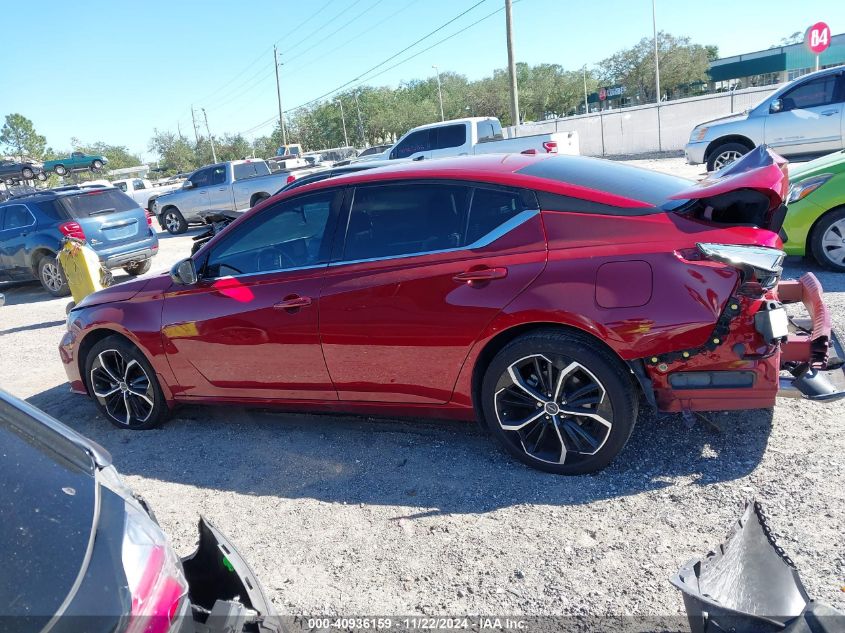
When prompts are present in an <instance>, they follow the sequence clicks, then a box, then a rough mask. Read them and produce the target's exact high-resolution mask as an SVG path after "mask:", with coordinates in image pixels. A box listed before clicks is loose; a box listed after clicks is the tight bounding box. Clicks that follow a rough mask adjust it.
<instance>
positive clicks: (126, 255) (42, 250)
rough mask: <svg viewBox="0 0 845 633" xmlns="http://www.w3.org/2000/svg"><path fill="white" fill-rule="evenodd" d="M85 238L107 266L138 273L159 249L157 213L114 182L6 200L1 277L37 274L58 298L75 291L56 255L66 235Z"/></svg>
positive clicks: (0, 225) (1, 210)
mask: <svg viewBox="0 0 845 633" xmlns="http://www.w3.org/2000/svg"><path fill="white" fill-rule="evenodd" d="M71 237H73V238H78V239H81V240H85V241H86V242H87V243H88V245H89V246H91V248H93V249H94V251H95V252H96V253H97V256H98V257H99V258H100V262H101V263H102V265H103V266H104V267H105V268H108V269H114V268H123V270H125V271H126V272H127V273H129V274H130V275H133V276H137V275H141V274H143V273H145V272H147V271H149V269H150V266H151V264H152V258H153V256H154V255H156V254H157V253H158V237H157V236H156V232H155V231H154V230H153V228H152V217H151V216H150V215H148V214H147V213H145V212H144V210H143V209H141V208H140V207H139V206H138V204H137V203H136V202H135V201H134V200H132V199H131V198H129V197H128V196H127V195H126V194H124V193H122V192H120V191H119V190H117V189H114V188H112V187H108V188H86V187H76V186H68V187H60V188H58V189H55V190H52V189H47V190H42V191H35V192H32V193H28V194H22V195H19V196H15V197H12V198H10V199H9V200H6V201H5V202H2V203H0V281H27V280H30V279H37V280H38V281H40V282H41V285H42V286H43V287H44V289H45V290H46V291H47V292H49V293H50V294H51V295H53V296H55V297H63V296H66V295H68V294H69V293H70V289H69V288H68V284H67V279H66V277H65V274H64V271H63V270H62V267H61V266H60V265H59V263H58V262H57V260H56V256H57V255H58V253H59V251H60V250H61V249H62V244H63V242H64V240H65V239H66V238H71Z"/></svg>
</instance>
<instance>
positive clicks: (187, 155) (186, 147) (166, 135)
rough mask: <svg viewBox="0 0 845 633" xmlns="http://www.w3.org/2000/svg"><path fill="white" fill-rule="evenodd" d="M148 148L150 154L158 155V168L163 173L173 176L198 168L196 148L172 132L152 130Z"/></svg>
mask: <svg viewBox="0 0 845 633" xmlns="http://www.w3.org/2000/svg"><path fill="white" fill-rule="evenodd" d="M148 147H149V150H150V151H151V152H154V153H155V154H158V156H159V166H160V167H161V168H163V169H164V170H165V173H169V174H175V173H180V172H186V171H192V170H194V169H196V168H197V167H200V161H199V157H198V155H197V151H196V148H195V147H194V146H193V145H192V144H191V143H189V142H188V141H187V140H186V139H185V137H183V136H177V135H176V134H174V133H173V132H159V131H158V130H153V137H152V138H151V139H150V144H149V146H148ZM209 153H210V151H209Z"/></svg>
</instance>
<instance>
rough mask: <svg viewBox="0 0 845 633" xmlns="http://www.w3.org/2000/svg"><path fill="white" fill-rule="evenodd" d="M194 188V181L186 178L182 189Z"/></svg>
mask: <svg viewBox="0 0 845 633" xmlns="http://www.w3.org/2000/svg"><path fill="white" fill-rule="evenodd" d="M193 188H194V183H192V182H191V181H190V180H186V181H185V182H183V183H182V189H193Z"/></svg>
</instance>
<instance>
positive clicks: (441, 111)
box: [431, 64, 446, 121]
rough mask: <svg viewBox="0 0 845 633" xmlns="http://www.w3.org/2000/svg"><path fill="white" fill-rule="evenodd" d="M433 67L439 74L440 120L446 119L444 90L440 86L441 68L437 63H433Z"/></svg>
mask: <svg viewBox="0 0 845 633" xmlns="http://www.w3.org/2000/svg"><path fill="white" fill-rule="evenodd" d="M431 67H432V68H434V72H435V73H436V74H437V96H438V98H439V99H440V120H441V121H445V120H446V117H445V116H443V90H442V88H441V87H440V69H439V68H438V67H437V66H436V65H435V64H432V66H431Z"/></svg>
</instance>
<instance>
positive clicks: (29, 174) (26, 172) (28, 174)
mask: <svg viewBox="0 0 845 633" xmlns="http://www.w3.org/2000/svg"><path fill="white" fill-rule="evenodd" d="M21 176H23V179H24V180H32V179H33V178H35V172H34V171H32V170H31V169H30V168H29V167H24V168H23V169H22V170H21Z"/></svg>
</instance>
